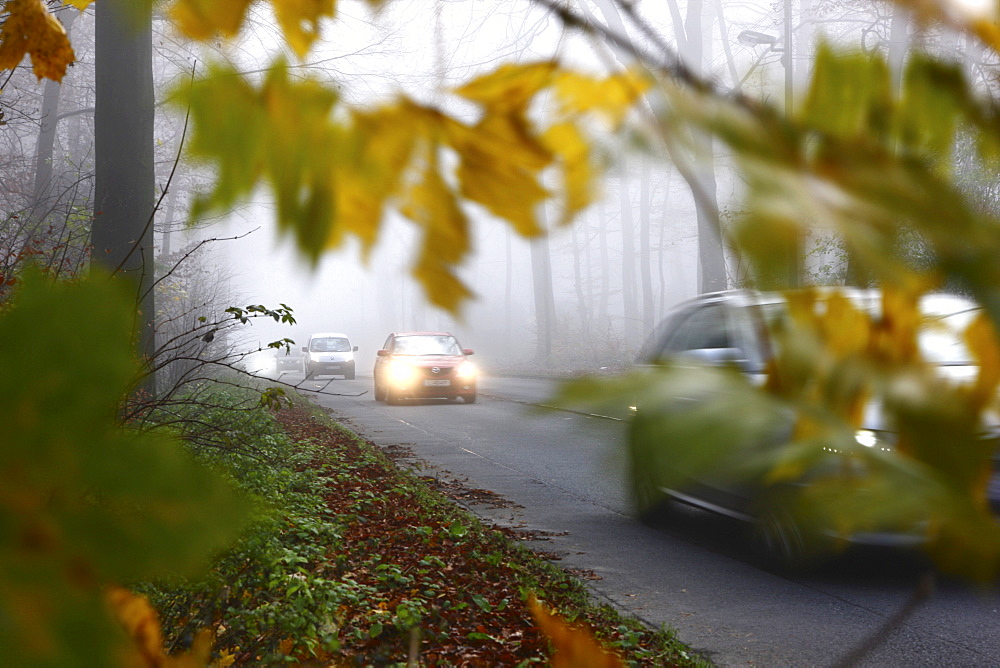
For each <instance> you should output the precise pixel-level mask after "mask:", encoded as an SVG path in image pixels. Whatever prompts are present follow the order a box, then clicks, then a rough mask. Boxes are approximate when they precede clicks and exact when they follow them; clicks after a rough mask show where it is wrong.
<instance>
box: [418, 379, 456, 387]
mask: <svg viewBox="0 0 1000 668" xmlns="http://www.w3.org/2000/svg"><path fill="white" fill-rule="evenodd" d="M424 385H425V386H426V387H448V386H449V385H451V381H450V380H425V381H424Z"/></svg>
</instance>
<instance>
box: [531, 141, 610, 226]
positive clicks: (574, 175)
mask: <svg viewBox="0 0 1000 668" xmlns="http://www.w3.org/2000/svg"><path fill="white" fill-rule="evenodd" d="M543 139H544V141H545V145H546V146H548V147H549V150H551V151H552V153H553V154H554V155H555V156H556V158H557V160H558V162H559V165H560V167H561V171H562V181H563V189H562V190H563V193H564V196H565V200H564V207H563V213H562V216H560V219H559V224H560V225H567V224H569V223H571V222H572V221H573V219H574V218H575V217H576V215H577V214H578V213H580V212H581V211H583V210H584V209H586V208H587V207H588V206H590V204H591V203H592V202H593V201H594V200H595V199H596V198H597V197H598V196H599V193H598V191H597V190H598V189H597V184H596V181H597V177H598V170H597V169H595V168H594V165H593V164H592V162H591V156H590V144H589V143H588V142H587V140H586V138H585V137H584V136H583V133H581V132H580V129H579V128H578V127H577V126H576V125H574V124H572V123H560V124H558V125H554V126H552V127H551V128H549V129H548V130H547V131H546V133H545V135H544V137H543Z"/></svg>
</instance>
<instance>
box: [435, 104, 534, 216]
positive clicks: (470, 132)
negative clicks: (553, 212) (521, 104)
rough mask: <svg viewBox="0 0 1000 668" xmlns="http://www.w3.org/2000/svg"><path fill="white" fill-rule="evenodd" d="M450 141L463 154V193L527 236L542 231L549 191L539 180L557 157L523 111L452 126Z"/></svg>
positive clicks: (460, 157) (459, 168) (449, 128)
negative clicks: (539, 213) (540, 214)
mask: <svg viewBox="0 0 1000 668" xmlns="http://www.w3.org/2000/svg"><path fill="white" fill-rule="evenodd" d="M448 143H449V145H450V146H451V147H452V148H454V149H455V151H456V152H457V153H458V155H459V159H460V161H461V162H460V164H459V166H458V170H457V176H458V179H459V183H460V184H461V193H462V195H463V196H464V197H466V198H467V199H469V200H471V201H473V202H477V203H479V204H482V205H483V206H484V207H486V208H487V209H488V210H489V211H490V212H492V213H493V214H495V215H497V216H499V217H500V218H504V219H506V220H508V221H510V223H511V224H512V225H513V226H514V228H515V229H516V230H517V231H518V233H520V234H521V235H523V236H535V235H537V234H540V233H541V227H539V225H538V222H537V217H536V211H535V209H536V207H537V206H538V205H539V204H540V203H541V202H543V201H544V200H545V199H547V198H548V196H549V192H548V190H546V189H545V188H544V187H543V186H542V185H541V184H540V183H539V181H538V177H539V174H540V172H541V170H542V169H543V168H544V167H546V166H548V165H549V164H550V162H551V161H552V153H551V151H549V150H548V149H547V148H546V147H545V146H544V145H543V144H542V143H541V141H540V138H539V137H537V136H536V135H535V133H534V131H533V130H532V129H531V125H530V123H529V122H528V121H527V120H526V119H525V118H524V117H522V116H519V115H514V114H510V115H500V116H496V115H487V116H486V117H484V118H483V119H482V120H481V121H480V122H479V123H477V124H476V125H475V126H472V127H468V126H464V125H460V124H451V125H449V126H448Z"/></svg>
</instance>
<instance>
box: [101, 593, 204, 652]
mask: <svg viewBox="0 0 1000 668" xmlns="http://www.w3.org/2000/svg"><path fill="white" fill-rule="evenodd" d="M106 599H107V601H108V605H109V606H110V608H111V612H112V614H113V615H114V616H115V617H116V618H117V619H118V621H119V623H120V624H121V625H122V628H123V629H124V630H125V634H126V635H127V636H128V637H129V638H130V639H131V640H132V652H131V653H128V654H127V655H126V657H125V660H124V661H123V664H124V665H127V666H143V667H147V668H199V667H202V666H207V665H208V661H209V657H210V655H211V653H212V634H211V632H210V631H202V632H200V633H199V634H198V635H197V636H196V637H195V640H194V643H192V645H191V651H190V652H186V653H185V654H181V655H177V656H169V657H168V656H167V655H166V653H165V652H164V651H163V636H162V635H161V633H160V621H159V619H158V618H157V616H156V611H155V610H154V609H153V607H152V606H151V605H150V604H149V601H147V600H146V597H145V596H139V595H136V594H133V593H132V592H130V591H129V590H127V589H125V588H123V587H117V586H111V587H109V588H108V591H107V594H106Z"/></svg>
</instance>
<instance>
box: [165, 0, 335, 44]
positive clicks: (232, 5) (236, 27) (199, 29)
mask: <svg viewBox="0 0 1000 668" xmlns="http://www.w3.org/2000/svg"><path fill="white" fill-rule="evenodd" d="M250 4H251V0H177V1H176V2H174V4H173V5H171V7H170V16H171V18H172V19H173V21H174V24H175V25H176V26H177V28H178V29H179V30H180V31H181V32H183V33H184V34H185V35H187V36H188V37H191V38H192V39H198V40H208V39H212V38H214V37H216V36H219V35H221V36H222V37H225V38H232V37H235V36H236V35H238V34H239V33H240V30H241V28H242V27H243V23H244V21H245V19H246V14H247V9H248V8H249V7H250ZM271 5H272V8H273V9H274V15H275V17H276V18H277V21H278V25H279V26H280V27H281V30H282V32H283V33H284V35H285V42H286V43H287V44H288V45H289V46H290V47H291V48H292V50H293V51H295V54H296V55H297V56H298V57H299V58H302V57H304V56H305V55H306V54H307V53H308V52H309V49H310V48H311V47H312V45H313V43H314V42H315V41H316V39H317V38H318V37H319V33H320V21H321V20H322V19H324V18H331V19H332V18H334V17H335V16H336V14H337V0H271Z"/></svg>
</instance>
